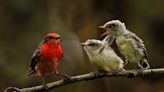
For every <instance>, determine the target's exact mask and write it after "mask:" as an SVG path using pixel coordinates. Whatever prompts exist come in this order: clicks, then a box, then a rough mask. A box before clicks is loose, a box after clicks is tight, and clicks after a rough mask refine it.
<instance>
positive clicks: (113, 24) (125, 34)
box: [100, 20, 150, 71]
mask: <svg viewBox="0 0 164 92" xmlns="http://www.w3.org/2000/svg"><path fill="white" fill-rule="evenodd" d="M100 28H101V29H102V30H105V31H106V32H104V33H103V34H102V35H101V36H104V35H110V37H111V39H112V40H111V39H110V42H109V43H110V44H112V43H113V41H114V39H116V44H117V46H118V49H119V51H120V53H121V54H122V55H123V56H124V57H125V59H126V62H127V63H128V62H134V63H138V66H139V67H140V68H141V69H142V71H143V70H144V69H148V68H150V65H149V63H148V57H147V51H146V48H145V45H144V43H143V41H142V39H140V38H139V37H138V36H137V35H136V34H134V33H132V32H131V31H129V30H128V29H127V28H126V26H125V24H124V23H122V22H121V21H119V20H112V21H109V22H107V23H105V24H104V25H103V26H100ZM127 63H126V64H127Z"/></svg>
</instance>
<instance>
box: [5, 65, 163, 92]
mask: <svg viewBox="0 0 164 92" xmlns="http://www.w3.org/2000/svg"><path fill="white" fill-rule="evenodd" d="M143 74H144V75H143ZM154 74H156V75H157V74H164V68H158V69H148V70H144V72H143V73H142V72H141V70H126V71H122V72H119V73H118V74H116V73H101V74H100V75H99V76H96V74H95V73H94V72H91V73H87V74H82V75H78V76H73V77H71V81H64V80H63V79H62V80H58V81H55V82H52V83H48V84H47V85H48V88H49V90H50V89H54V88H57V87H61V86H65V85H68V84H72V83H76V82H79V81H88V80H94V79H98V78H104V77H115V76H117V77H127V78H131V77H138V76H148V75H154ZM11 90H12V91H15V92H38V91H43V90H44V88H43V86H42V85H39V86H34V87H29V88H21V89H20V88H16V87H8V88H6V89H5V90H4V92H11Z"/></svg>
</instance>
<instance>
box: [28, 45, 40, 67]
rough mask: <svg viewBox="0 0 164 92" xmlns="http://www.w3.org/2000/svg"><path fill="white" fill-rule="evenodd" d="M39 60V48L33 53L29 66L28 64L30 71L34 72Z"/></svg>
mask: <svg viewBox="0 0 164 92" xmlns="http://www.w3.org/2000/svg"><path fill="white" fill-rule="evenodd" d="M39 59H40V50H39V48H37V49H36V50H35V52H34V53H33V56H32V60H31V64H30V68H31V69H32V70H35V66H36V64H37V63H38V61H39Z"/></svg>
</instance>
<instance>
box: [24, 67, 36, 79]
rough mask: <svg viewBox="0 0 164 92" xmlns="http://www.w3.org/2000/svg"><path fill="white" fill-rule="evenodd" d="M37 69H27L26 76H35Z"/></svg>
mask: <svg viewBox="0 0 164 92" xmlns="http://www.w3.org/2000/svg"><path fill="white" fill-rule="evenodd" d="M35 73H36V72H35V70H32V69H31V68H30V69H29V70H28V71H27V73H26V76H27V77H28V76H33V75H35Z"/></svg>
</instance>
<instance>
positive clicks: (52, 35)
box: [44, 33, 61, 43]
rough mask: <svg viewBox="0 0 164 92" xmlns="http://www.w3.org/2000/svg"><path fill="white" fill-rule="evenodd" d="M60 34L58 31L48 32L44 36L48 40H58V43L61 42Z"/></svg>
mask: <svg viewBox="0 0 164 92" xmlns="http://www.w3.org/2000/svg"><path fill="white" fill-rule="evenodd" d="M60 38H61V37H60V35H59V34H57V33H48V34H47V35H45V36H44V41H45V43H46V42H49V41H50V42H51V41H52V42H56V43H60Z"/></svg>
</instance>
